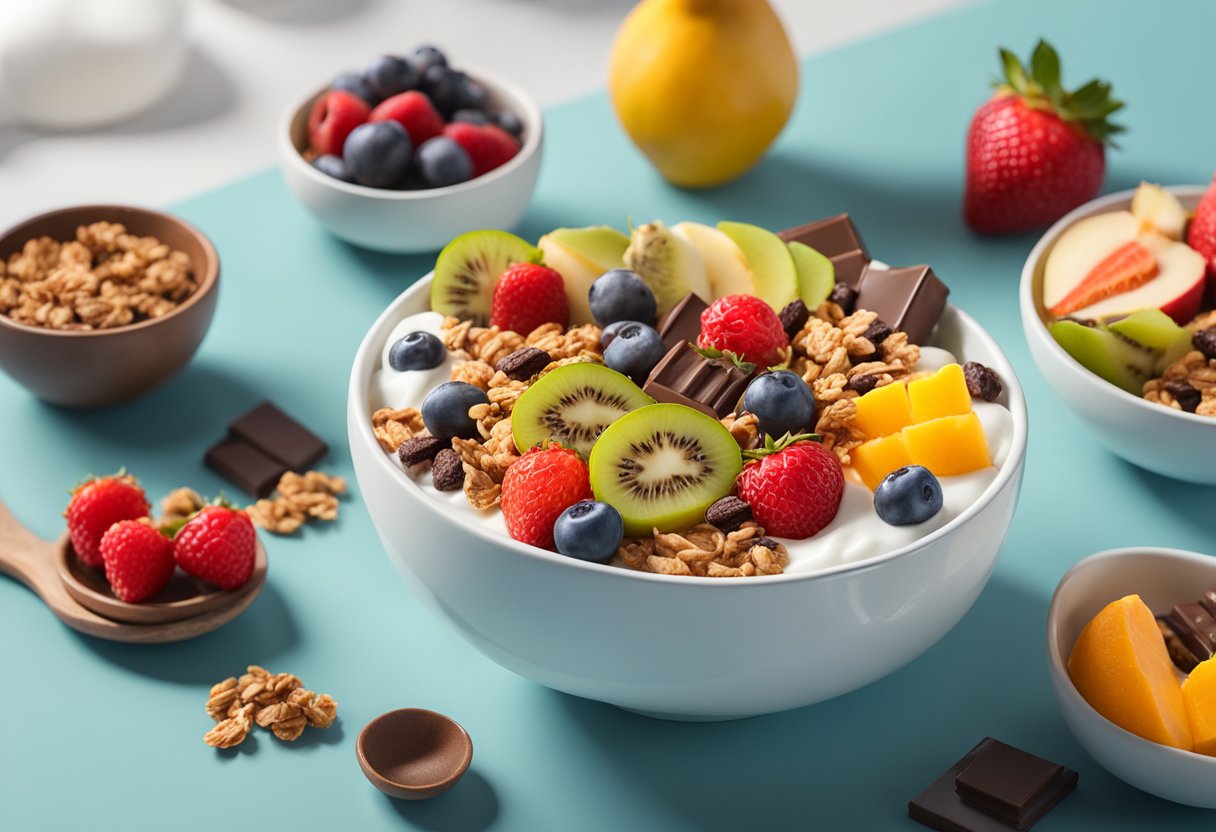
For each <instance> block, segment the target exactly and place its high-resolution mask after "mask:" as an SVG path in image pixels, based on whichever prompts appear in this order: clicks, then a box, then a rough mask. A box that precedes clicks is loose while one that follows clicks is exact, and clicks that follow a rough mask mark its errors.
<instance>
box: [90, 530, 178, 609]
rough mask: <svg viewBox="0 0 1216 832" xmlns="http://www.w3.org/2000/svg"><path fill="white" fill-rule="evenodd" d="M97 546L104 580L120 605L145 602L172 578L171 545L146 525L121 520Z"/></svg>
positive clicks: (169, 541) (157, 531)
mask: <svg viewBox="0 0 1216 832" xmlns="http://www.w3.org/2000/svg"><path fill="white" fill-rule="evenodd" d="M99 546H100V548H101V556H102V560H103V562H104V564H105V568H106V580H107V581H109V582H110V589H111V590H112V591H113V593H114V595H115V596H116V597H117V598H118V599H119V600H120V601H126V602H127V603H128V604H138V603H139V602H140V601H146V600H148V599H149V598H151V597H152V596H153V595H155V594H156V593H158V592H160V591H161V589H163V588H164V586H165V584H167V583H169V578H171V577H172V576H173V542H172V541H171V540H169V538H167V537H165V536H164V535H163V534H161V533H160V531H159V530H157V529H156V528H154V527H152V526H151V525H149V524H148V523H141V522H140V521H138V520H120V521H118V522H117V523H115V524H114V525H112V526H110V528H109V530H108V531H107V532H106V533H105V534H104V535H102V537H101V542H100V544H99Z"/></svg>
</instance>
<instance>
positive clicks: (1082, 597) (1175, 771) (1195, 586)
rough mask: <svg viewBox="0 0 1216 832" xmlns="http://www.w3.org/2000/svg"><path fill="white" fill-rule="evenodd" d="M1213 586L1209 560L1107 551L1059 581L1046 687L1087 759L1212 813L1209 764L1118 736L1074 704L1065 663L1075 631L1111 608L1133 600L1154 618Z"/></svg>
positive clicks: (1215, 805) (1215, 568)
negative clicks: (1128, 598)
mask: <svg viewBox="0 0 1216 832" xmlns="http://www.w3.org/2000/svg"><path fill="white" fill-rule="evenodd" d="M1213 586H1216V558H1213V557H1210V556H1208V555H1200V554H1197V553H1195V552H1185V551H1182V550H1181V549H1154V548H1142V549H1111V550H1109V551H1106V552H1099V553H1098V554H1096V555H1091V556H1090V557H1088V558H1086V559H1085V560H1083V561H1081V562H1080V563H1078V564H1077V565H1076V566H1074V567H1073V568H1072V569H1070V570H1068V572H1067V573H1066V574H1065V575H1064V577H1063V578H1062V579H1061V580H1060V583H1059V586H1057V587H1056V591H1055V595H1053V596H1052V599H1051V608H1050V610H1049V611H1048V613H1047V661H1048V668H1049V669H1050V672H1051V687H1052V689H1053V690H1054V691H1055V694H1056V701H1057V702H1059V704H1060V711H1061V712H1062V713H1063V714H1064V721H1065V722H1066V723H1068V727H1069V729H1071V730H1072V733H1073V734H1074V735H1075V736H1076V738H1077V741H1078V742H1079V743H1081V746H1082V747H1083V748H1084V749H1085V750H1086V751H1087V752H1088V753H1089V755H1090V756H1091V757H1093V758H1094V759H1095V760H1097V761H1098V763H1099V764H1100V765H1101V766H1102V767H1103V768H1105V769H1106V770H1107V771H1109V772H1110V773H1111V774H1113V775H1115V776H1116V777H1118V778H1119V779H1120V780H1124V781H1126V782H1127V783H1130V784H1131V785H1133V786H1135V787H1136V788H1138V789H1141V790H1143V791H1146V792H1148V793H1150V794H1155V795H1157V796H1158V797H1163V798H1165V799H1166V800H1172V801H1174V802H1175V803H1185V804H1187V805H1189V806H1200V807H1203V808H1206V809H1216V757H1207V756H1204V755H1202V754H1195V753H1193V752H1191V751H1180V750H1179V749H1177V748H1170V747H1169V746H1165V745H1158V744H1157V743H1155V742H1150V741H1148V740H1146V739H1142V738H1140V737H1138V736H1136V735H1135V734H1132V733H1130V732H1128V731H1125V730H1123V729H1122V728H1120V727H1119V726H1118V725H1115V724H1114V723H1113V722H1111V721H1109V720H1108V719H1106V717H1104V716H1102V715H1101V714H1099V713H1098V712H1097V711H1095V710H1094V709H1093V708H1091V707H1090V706H1089V703H1088V702H1086V701H1085V700H1084V699H1082V698H1081V694H1079V693H1077V689H1076V688H1075V687H1074V686H1073V684H1072V681H1071V680H1070V679H1069V678H1068V656H1069V654H1071V653H1072V648H1073V645H1074V644H1076V642H1077V637H1078V636H1079V635H1080V634H1081V630H1082V629H1084V627H1085V625H1086V624H1087V623H1089V620H1090V619H1091V618H1093V617H1094V616H1095V615H1097V614H1098V613H1099V612H1100V611H1101V610H1102V608H1103V607H1105V606H1106V605H1107V604H1109V603H1110V602H1111V601H1114V600H1117V599H1119V598H1122V597H1123V596H1125V595H1131V594H1133V593H1134V594H1136V595H1139V596H1140V597H1141V598H1142V599H1144V603H1146V604H1148V606H1149V608H1150V609H1151V610H1153V611H1154V612H1162V611H1165V610H1168V609H1169V608H1170V607H1171V606H1172V605H1173V604H1175V603H1178V602H1179V601H1191V600H1194V599H1196V598H1198V597H1199V596H1200V595H1202V594H1203V593H1204V591H1206V590H1208V589H1211V588H1212V587H1213Z"/></svg>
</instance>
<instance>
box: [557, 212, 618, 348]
mask: <svg viewBox="0 0 1216 832" xmlns="http://www.w3.org/2000/svg"><path fill="white" fill-rule="evenodd" d="M628 245H629V238H628V237H626V236H625V235H624V234H622V233H621V232H619V231H617V230H616V229H615V228H611V227H609V226H607V225H592V226H588V227H586V228H555V229H554V230H552V231H550V232H549V233H548V234H546V235H545V236H543V237H541V238H540V241H539V242H538V243H537V247H538V248H540V250H541V252H542V254H543V255H544V259H545V265H546V266H548V267H549V268H551V269H554V270H555V271H557V272H558V274H560V275H561V276H562V279H563V281H564V282H565V284H566V300H567V302H568V305H569V307H570V323H571V324H575V325H577V324H586V323H591V322H592V318H591V308H590V307H589V306H588V305H587V292H588V291H590V289H591V284H592V283H594V282H595V281H596V280H597V279H598V278H599V277H600V275H602V274H603V273H604V272H606V271H610V270H612V269H619V268H621V267H622V266H623V265H624V262H623V260H622V256H623V255H624V254H625V248H626V247H627V246H628Z"/></svg>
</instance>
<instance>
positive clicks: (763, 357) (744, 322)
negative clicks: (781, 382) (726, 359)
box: [697, 295, 790, 367]
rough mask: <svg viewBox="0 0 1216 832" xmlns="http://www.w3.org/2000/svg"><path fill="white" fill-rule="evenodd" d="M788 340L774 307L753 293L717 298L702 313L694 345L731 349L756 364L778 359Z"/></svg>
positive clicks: (769, 363) (769, 362)
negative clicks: (699, 330) (699, 335)
mask: <svg viewBox="0 0 1216 832" xmlns="http://www.w3.org/2000/svg"><path fill="white" fill-rule="evenodd" d="M789 343H790V340H789V338H788V337H787V336H786V334H785V328H784V327H783V326H782V325H781V319H780V318H778V317H777V313H776V312H774V311H773V308H772V307H771V306H769V305H768V304H767V303H765V302H764V301H762V300H760V298H758V297H756V296H755V295H727V296H726V297H723V298H718V299H717V300H716V301H714V302H713V305H711V306H710V307H709V308H708V309H706V310H705V311H704V312H702V313H701V337H700V339H699V340H698V342H697V345H698V346H700V347H701V348H703V349H704V348H710V347H712V348H714V349H718V350H722V351H723V352H728V351H729V352H732V353H734V354H735V355H737V356H739V357H740V358H742V359H743V360H744V361H748V362H750V363H752V364H755V365H757V366H759V367H770V366H772V365H774V364H777V363H778V362H780V361H781V351H782V350H783V349H785V348H786V347H788V346H789Z"/></svg>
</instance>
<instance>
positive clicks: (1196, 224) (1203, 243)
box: [1186, 176, 1216, 296]
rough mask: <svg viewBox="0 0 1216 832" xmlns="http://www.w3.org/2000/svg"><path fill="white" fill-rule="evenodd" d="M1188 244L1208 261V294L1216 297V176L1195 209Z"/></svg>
mask: <svg viewBox="0 0 1216 832" xmlns="http://www.w3.org/2000/svg"><path fill="white" fill-rule="evenodd" d="M1186 242H1187V245H1189V246H1190V247H1191V248H1193V249H1195V251H1197V252H1199V253H1200V254H1202V255H1203V256H1204V258H1205V259H1206V260H1207V261H1208V293H1209V294H1211V295H1213V296H1216V176H1213V177H1212V185H1211V187H1210V188H1208V192H1207V193H1206V194H1204V195H1203V199H1201V200H1199V205H1198V206H1197V207H1196V208H1195V218H1194V219H1193V220H1191V227H1190V229H1189V230H1188V231H1187V233H1186Z"/></svg>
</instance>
